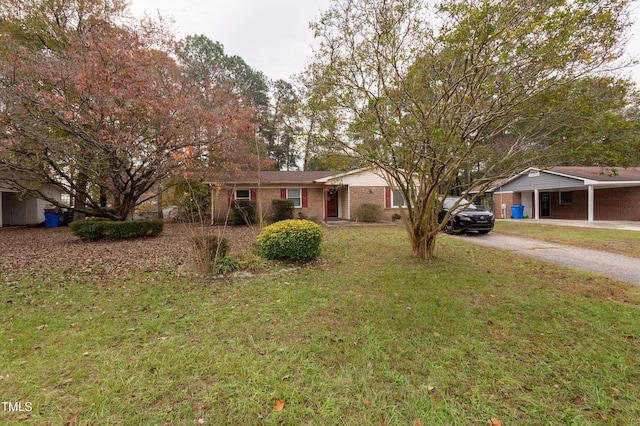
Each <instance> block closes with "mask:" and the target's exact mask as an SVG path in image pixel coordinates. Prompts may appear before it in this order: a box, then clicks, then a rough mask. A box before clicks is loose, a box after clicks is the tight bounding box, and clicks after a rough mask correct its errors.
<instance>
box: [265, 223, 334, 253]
mask: <svg viewBox="0 0 640 426" xmlns="http://www.w3.org/2000/svg"><path fill="white" fill-rule="evenodd" d="M321 241H322V229H320V227H319V226H318V225H317V224H316V223H313V222H311V221H309V220H300V219H289V220H283V221H280V222H276V223H274V224H273V225H269V226H267V227H266V228H264V229H263V230H262V232H260V235H258V248H259V249H260V252H261V253H262V256H264V257H266V258H267V259H278V260H311V259H315V258H316V257H318V256H319V255H320V242H321Z"/></svg>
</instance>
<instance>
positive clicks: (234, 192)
mask: <svg viewBox="0 0 640 426" xmlns="http://www.w3.org/2000/svg"><path fill="white" fill-rule="evenodd" d="M238 191H248V192H249V195H248V196H247V197H246V198H245V197H238ZM233 199H234V200H251V190H250V189H236V190H235V191H233Z"/></svg>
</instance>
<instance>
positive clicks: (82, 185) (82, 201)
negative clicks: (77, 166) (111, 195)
mask: <svg viewBox="0 0 640 426" xmlns="http://www.w3.org/2000/svg"><path fill="white" fill-rule="evenodd" d="M87 185H88V179H87V176H85V175H84V173H80V174H79V175H78V180H77V182H76V193H75V196H74V200H73V220H74V221H76V220H83V219H85V218H86V217H87V215H86V214H85V212H84V210H85V208H86V207H87Z"/></svg>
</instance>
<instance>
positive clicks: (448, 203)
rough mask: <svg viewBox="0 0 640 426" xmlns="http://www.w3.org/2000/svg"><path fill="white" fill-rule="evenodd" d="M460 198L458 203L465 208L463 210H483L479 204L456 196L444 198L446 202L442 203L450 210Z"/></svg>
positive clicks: (461, 207)
mask: <svg viewBox="0 0 640 426" xmlns="http://www.w3.org/2000/svg"><path fill="white" fill-rule="evenodd" d="M458 200H459V201H460V204H458V208H460V209H463V210H481V208H480V207H479V206H476V205H475V204H471V203H469V201H467V200H464V199H461V198H456V197H447V198H445V199H444V203H442V207H444V208H445V209H447V210H449V209H450V208H452V207H453V206H454V205H455V204H456V203H457V202H458Z"/></svg>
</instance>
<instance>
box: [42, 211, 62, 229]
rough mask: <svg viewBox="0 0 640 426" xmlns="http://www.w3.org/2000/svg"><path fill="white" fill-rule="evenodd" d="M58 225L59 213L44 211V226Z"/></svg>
mask: <svg viewBox="0 0 640 426" xmlns="http://www.w3.org/2000/svg"><path fill="white" fill-rule="evenodd" d="M58 226H60V213H49V212H45V213H44V227H45V228H57V227H58Z"/></svg>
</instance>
